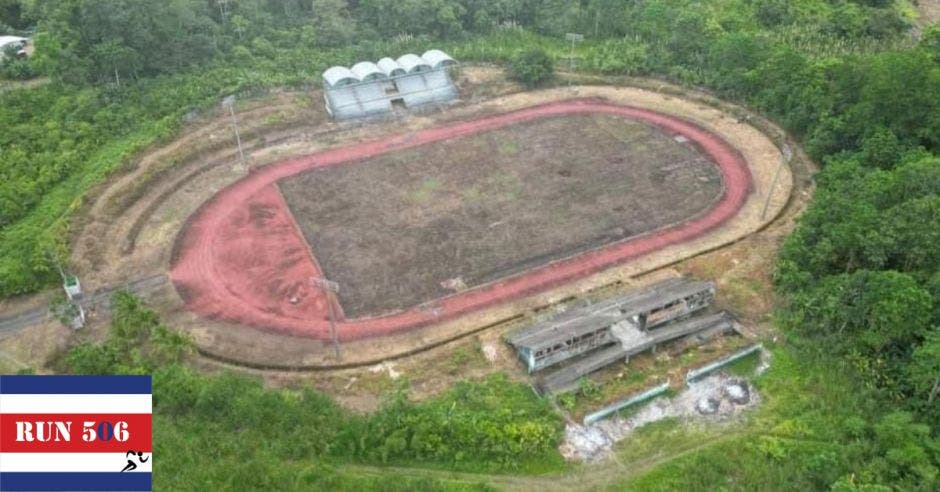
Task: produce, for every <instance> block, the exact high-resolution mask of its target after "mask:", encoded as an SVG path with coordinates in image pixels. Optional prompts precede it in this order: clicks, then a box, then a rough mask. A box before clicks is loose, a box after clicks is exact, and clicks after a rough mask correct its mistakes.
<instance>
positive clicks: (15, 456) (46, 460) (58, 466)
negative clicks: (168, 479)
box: [0, 453, 153, 473]
mask: <svg viewBox="0 0 940 492" xmlns="http://www.w3.org/2000/svg"><path fill="white" fill-rule="evenodd" d="M144 458H147V462H146V463H143V464H141V463H140V460H139V459H137V457H136V456H134V457H131V456H127V455H126V454H125V453H3V455H2V456H0V472H44V473H56V472H119V471H121V470H122V469H123V468H124V467H125V466H127V460H133V461H134V463H136V464H137V469H136V470H134V472H150V471H152V470H153V468H152V463H153V455H152V454H151V453H144ZM125 473H132V472H125Z"/></svg>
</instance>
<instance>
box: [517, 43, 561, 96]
mask: <svg viewBox="0 0 940 492" xmlns="http://www.w3.org/2000/svg"><path fill="white" fill-rule="evenodd" d="M509 68H510V72H511V74H512V78H513V79H514V80H516V81H517V82H520V83H521V84H523V85H525V86H526V87H536V86H538V85H541V84H543V83H545V82H547V81H549V80H551V78H552V77H554V75H555V62H554V61H553V60H552V57H551V56H549V55H548V53H546V52H545V50H543V49H541V48H531V49H527V50H525V51H520V52H518V53H516V55H515V56H514V57H513V58H512V62H511V63H510V66H509Z"/></svg>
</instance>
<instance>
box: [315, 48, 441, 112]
mask: <svg viewBox="0 0 940 492" xmlns="http://www.w3.org/2000/svg"><path fill="white" fill-rule="evenodd" d="M456 64H457V61H456V60H454V59H453V58H451V57H450V55H448V54H447V53H444V52H443V51H441V50H437V49H431V50H428V51H426V52H425V53H424V55H422V56H417V55H415V54H412V53H408V54H405V55H402V56H400V57H399V58H398V59H397V60H395V59H392V58H390V57H385V58H382V59H381V60H379V61H378V62H377V63H372V62H370V61H361V62H359V63H356V64H355V65H353V66H352V67H351V68H347V67H341V66H336V67H330V68H329V69H327V70H326V71H324V72H323V91H324V99H325V101H326V110H327V111H328V112H329V113H330V115H332V116H333V117H334V118H337V119H349V118H359V117H364V116H372V115H378V114H382V113H387V112H390V111H391V110H392V103H393V102H401V103H403V104H404V106H405V107H407V108H420V107H422V106H427V105H434V104H442V103H448V102H451V101H453V100H455V99H456V98H457V88H456V87H455V86H454V83H453V81H452V80H451V78H450V74H448V72H447V69H448V68H450V67H452V66H455V65H456Z"/></svg>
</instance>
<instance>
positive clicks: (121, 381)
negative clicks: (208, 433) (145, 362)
mask: <svg viewBox="0 0 940 492" xmlns="http://www.w3.org/2000/svg"><path fill="white" fill-rule="evenodd" d="M151 389H152V383H151V378H150V376H0V394H5V395H16V394H20V395H42V394H53V395H55V394H59V395H86V394H87V395H124V394H127V395H131V394H150V392H151Z"/></svg>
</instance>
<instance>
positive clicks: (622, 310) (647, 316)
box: [506, 278, 734, 392]
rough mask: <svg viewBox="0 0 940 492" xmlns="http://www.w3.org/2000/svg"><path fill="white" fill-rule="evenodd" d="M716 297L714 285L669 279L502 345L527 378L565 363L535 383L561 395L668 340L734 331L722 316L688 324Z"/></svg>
mask: <svg viewBox="0 0 940 492" xmlns="http://www.w3.org/2000/svg"><path fill="white" fill-rule="evenodd" d="M714 297H715V284H714V283H712V282H703V281H697V280H691V279H685V278H673V279H668V280H664V281H662V282H659V283H656V284H654V285H651V286H649V287H646V288H643V289H640V290H637V291H634V292H631V293H629V294H626V295H623V296H620V297H617V298H614V299H609V300H606V301H602V302H598V303H595V304H592V305H590V306H586V307H582V308H578V309H572V310H570V311H567V312H565V313H562V314H560V315H558V316H556V317H554V318H553V319H551V320H548V321H545V322H542V323H539V324H536V325H535V326H532V327H530V328H527V329H524V330H521V331H519V332H516V333H514V334H512V335H510V336H509V337H507V340H506V341H507V342H508V343H509V344H510V345H512V346H513V347H514V348H515V349H516V351H517V353H518V355H519V358H520V359H521V360H522V361H523V362H524V363H525V364H526V367H527V369H528V370H529V372H530V373H531V372H536V371H542V370H543V369H545V368H548V367H550V366H554V365H556V364H561V363H566V364H564V367H562V368H561V369H558V370H556V371H554V372H551V373H549V374H546V375H543V376H542V377H541V378H540V383H539V386H540V387H541V388H542V389H543V390H544V391H548V392H559V391H565V390H568V389H572V385H575V384H576V382H577V380H578V379H579V378H581V377H583V376H584V375H586V374H589V373H591V372H593V371H596V370H598V369H600V368H602V367H604V366H606V365H609V364H611V363H613V362H616V361H618V360H623V359H626V358H629V357H630V356H632V355H635V354H638V353H640V352H644V351H646V350H649V349H652V348H655V347H656V346H657V345H659V344H662V343H666V342H668V341H670V340H675V339H678V338H682V337H687V336H691V335H696V334H698V335H700V336H703V335H708V336H713V335H714V334H715V333H723V332H725V331H728V330H733V329H734V320H733V318H732V317H731V316H730V315H729V314H727V313H724V312H722V313H718V314H714V315H710V316H699V317H696V318H693V319H688V320H686V318H689V317H690V316H692V315H693V314H695V313H697V312H699V311H701V310H703V309H705V308H707V307H708V306H709V305H710V304H711V303H712V301H713V300H714ZM682 320H685V321H682ZM680 321H681V322H680Z"/></svg>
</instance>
